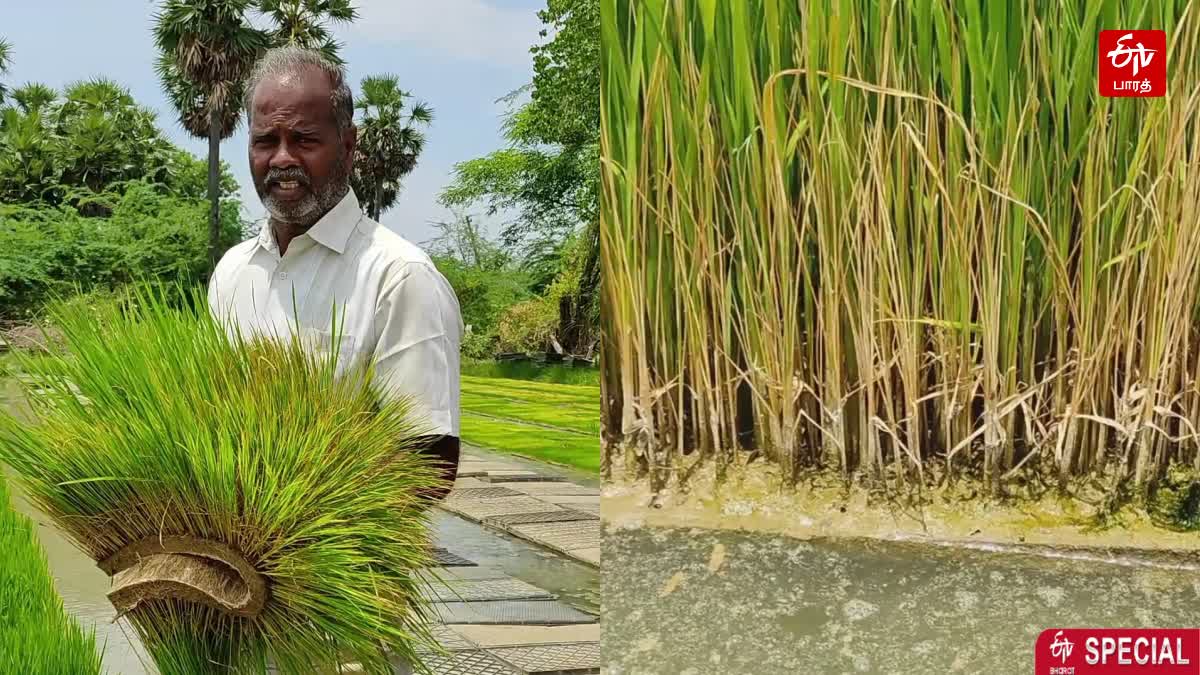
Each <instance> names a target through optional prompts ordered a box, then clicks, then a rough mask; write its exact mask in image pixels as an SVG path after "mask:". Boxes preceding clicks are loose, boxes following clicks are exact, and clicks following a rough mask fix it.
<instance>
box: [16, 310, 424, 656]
mask: <svg viewBox="0 0 1200 675" xmlns="http://www.w3.org/2000/svg"><path fill="white" fill-rule="evenodd" d="M200 293H202V291H197V297H196V298H194V300H195V302H193V303H190V305H191V306H192V307H201V308H204V307H205V306H206V305H205V302H204V300H203V297H202V295H200ZM176 307H177V306H176ZM176 307H173V306H171V305H170V304H169V303H168V302H167V301H166V298H165V297H164V296H163V295H162V294H161V293H159V292H153V291H146V292H137V293H135V294H134V295H133V296H132V297H131V298H130V299H129V301H127V302H123V303H119V304H108V305H101V306H98V307H96V308H94V310H93V311H90V312H79V311H75V312H62V311H53V312H52V319H53V322H54V323H55V325H57V326H58V327H59V329H60V330H61V331H62V334H63V339H64V342H65V350H64V352H63V353H62V354H61V355H51V356H47V357H43V358H41V359H38V360H37V361H32V360H31V361H29V362H27V363H24V364H22V369H23V370H24V371H25V372H26V373H27V374H28V375H30V378H29V380H30V383H29V384H28V390H27V398H28V400H29V403H30V407H31V409H32V414H33V418H34V419H33V421H32V422H30V423H25V422H22V421H20V420H18V419H16V418H14V417H11V416H5V417H3V418H0V459H2V460H3V461H4V462H5V463H6V464H8V465H10V466H11V467H12V468H13V469H15V471H16V472H17V474H18V475H19V480H20V482H21V484H22V487H23V488H24V490H25V491H26V492H27V494H28V495H29V496H30V499H31V501H32V502H34V504H35V505H36V506H37V507H39V508H40V509H41V510H42V511H44V512H45V513H46V514H48V515H49V516H50V517H51V518H53V520H54V522H55V523H56V524H57V525H58V527H59V528H61V529H62V531H63V532H64V533H65V534H66V535H67V536H68V537H69V538H70V539H71V540H72V541H73V542H74V543H75V544H76V545H77V546H78V547H79V548H80V549H82V550H83V551H84V552H85V553H86V554H87V555H89V556H91V558H92V559H94V560H96V561H97V563H98V565H99V566H100V567H101V568H102V569H104V570H105V571H106V572H108V573H109V574H110V575H111V576H112V577H113V585H112V588H111V590H110V591H109V598H110V600H111V601H112V602H113V604H114V606H115V607H116V608H117V609H118V610H119V612H120V615H121V616H123V617H124V618H125V619H127V620H128V621H129V622H130V623H131V624H132V626H133V627H134V629H135V630H136V632H137V634H138V635H139V637H140V638H141V640H142V642H143V644H144V645H145V647H146V649H147V651H148V653H149V654H150V655H151V657H152V658H153V660H154V661H155V663H156V665H157V667H158V669H159V670H160V671H161V672H162V673H164V675H172V674H179V675H183V674H194V673H218V672H229V673H263V672H265V671H266V669H267V667H268V664H273V665H274V666H275V667H277V668H278V669H279V670H280V671H281V672H288V673H312V672H337V670H338V664H340V663H346V662H357V663H359V664H361V666H362V667H363V668H364V669H365V670H366V671H367V672H373V673H385V672H391V671H390V668H389V664H388V659H389V655H393V656H398V657H400V658H403V659H406V660H407V661H409V662H411V663H414V664H418V667H419V664H420V663H421V659H420V651H421V650H423V649H425V648H428V649H435V648H436V643H435V642H434V640H433V638H432V636H431V633H430V629H429V622H430V618H431V615H430V610H429V608H428V605H427V604H426V603H425V601H424V599H423V597H422V594H421V592H420V591H421V588H422V586H423V585H424V584H425V583H427V581H423V580H422V577H421V574H419V572H420V570H422V569H423V568H426V567H428V566H429V565H430V563H431V556H430V552H429V548H430V545H431V533H430V526H429V522H428V516H427V511H428V506H429V503H428V500H427V498H426V496H425V495H426V494H427V492H428V491H429V490H430V489H432V488H434V487H436V486H438V485H439V484H440V480H441V479H440V477H439V471H438V469H437V468H436V467H435V466H433V465H432V462H430V461H428V460H427V459H425V458H423V456H421V455H420V454H419V453H416V452H412V450H413V449H414V448H415V447H417V444H418V442H419V441H418V439H419V438H420V437H421V436H423V435H425V432H426V430H425V429H424V428H423V425H422V423H421V422H420V421H419V420H414V419H413V417H412V415H411V414H410V410H411V405H410V403H409V401H408V399H406V398H403V397H399V396H387V395H385V393H386V392H383V391H382V390H381V389H380V387H379V386H378V385H377V384H376V383H375V382H374V381H373V380H372V377H371V372H370V370H355V371H350V372H347V373H339V372H338V368H337V364H336V362H335V357H330V356H326V355H325V354H326V352H325V351H323V350H320V349H318V350H316V351H314V350H312V349H311V345H307V344H304V343H303V342H302V341H301V340H300V339H298V338H293V339H290V340H265V339H259V338H258V337H253V336H251V337H244V336H242V335H240V334H239V333H237V332H236V331H232V330H226V328H225V327H223V326H222V325H220V324H218V323H217V322H216V321H214V320H213V319H212V318H211V317H210V316H209V315H208V314H207V312H206V311H203V310H201V312H200V313H196V312H195V311H193V310H190V309H186V308H176ZM335 325H336V324H335ZM328 353H331V354H337V353H338V351H337V349H336V348H334V349H330V350H328Z"/></svg>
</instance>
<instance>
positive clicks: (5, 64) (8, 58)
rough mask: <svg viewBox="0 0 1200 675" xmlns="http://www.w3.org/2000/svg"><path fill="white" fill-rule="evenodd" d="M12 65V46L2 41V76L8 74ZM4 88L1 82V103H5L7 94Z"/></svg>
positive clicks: (0, 40)
mask: <svg viewBox="0 0 1200 675" xmlns="http://www.w3.org/2000/svg"><path fill="white" fill-rule="evenodd" d="M11 63H12V45H10V44H9V43H8V42H6V41H4V40H3V39H0V75H4V74H6V73H8V68H9V66H10V64H11ZM7 91H8V90H7V89H5V88H4V83H3V82H0V103H4V94H5V93H7Z"/></svg>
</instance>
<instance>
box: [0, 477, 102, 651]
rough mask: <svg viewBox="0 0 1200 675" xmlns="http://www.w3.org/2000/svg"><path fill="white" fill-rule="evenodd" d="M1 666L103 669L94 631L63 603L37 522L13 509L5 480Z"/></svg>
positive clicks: (0, 524)
mask: <svg viewBox="0 0 1200 675" xmlns="http://www.w3.org/2000/svg"><path fill="white" fill-rule="evenodd" d="M0 551H4V554H3V555H0V617H3V620H2V621H0V672H5V673H27V674H28V675H54V674H57V673H72V674H74V673H78V674H79V675H88V674H94V675H99V673H100V652H99V650H97V648H96V639H95V634H94V632H92V631H84V630H83V628H81V627H80V626H79V624H78V623H77V622H76V621H75V620H74V619H72V618H71V617H70V616H69V615H68V614H67V613H66V611H65V610H64V609H63V602H62V598H60V597H58V593H56V592H55V590H54V580H53V579H51V577H50V571H49V570H48V569H47V566H46V555H45V553H43V552H42V548H41V546H40V545H39V544H38V539H37V534H36V532H35V531H34V528H33V523H31V522H30V521H29V519H28V518H26V517H25V516H23V515H21V514H19V513H17V512H16V511H14V510H13V509H12V507H11V505H10V504H9V494H8V489H7V487H6V486H5V484H4V481H3V480H0Z"/></svg>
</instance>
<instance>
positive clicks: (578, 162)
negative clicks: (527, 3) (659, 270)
mask: <svg viewBox="0 0 1200 675" xmlns="http://www.w3.org/2000/svg"><path fill="white" fill-rule="evenodd" d="M539 17H540V18H541V19H542V22H543V23H544V24H545V26H546V27H545V29H544V30H543V31H542V35H543V37H545V36H547V35H549V34H550V32H551V31H552V32H553V33H554V38H553V39H551V40H549V41H548V42H546V43H545V44H542V45H538V46H535V47H533V48H532V50H531V51H532V53H533V62H534V64H533V65H534V78H533V82H532V84H531V86H530V87H529V88H528V91H529V92H530V97H531V98H530V101H529V102H528V103H526V104H525V105H524V106H522V107H520V108H519V109H517V110H516V111H514V112H513V113H511V114H510V115H509V117H508V119H507V120H506V123H505V128H504V133H505V137H506V138H507V140H508V141H509V144H510V146H509V147H508V148H504V149H501V150H498V151H496V152H493V153H492V154H490V155H488V156H486V157H482V158H478V159H473V160H469V161H467V162H462V163H460V164H458V165H457V166H456V167H455V181H454V183H453V184H451V185H450V187H449V188H447V189H446V190H445V191H444V192H443V193H442V195H441V202H442V203H443V204H444V205H446V206H450V207H464V206H469V205H472V204H475V203H484V204H486V205H487V208H488V212H489V213H491V214H495V213H499V212H501V211H510V210H511V211H515V212H516V213H517V218H516V219H515V220H514V221H512V222H511V223H509V224H508V225H507V226H506V227H505V230H504V232H503V238H504V240H505V243H506V244H508V245H510V246H512V245H517V244H523V245H524V249H525V252H526V255H527V260H528V261H529V262H530V263H531V264H534V265H537V266H538V268H540V269H542V270H544V269H545V267H546V263H547V260H548V255H549V256H557V257H558V261H557V262H558V267H559V269H558V275H559V276H560V277H562V278H563V279H564V280H566V279H569V280H572V283H573V284H575V288H573V290H571V292H569V293H565V294H562V296H561V297H562V298H563V300H562V306H561V308H560V326H559V339H560V341H561V342H562V343H563V345H564V346H565V347H566V348H567V349H571V350H575V351H580V350H581V349H582V348H583V347H585V345H586V343H588V342H589V341H590V340H592V339H593V336H594V333H595V330H596V327H597V324H598V320H599V297H598V290H599V286H600V265H599V259H600V236H599V235H600V229H599V224H600V218H599V212H600V209H599V205H600V201H599V185H600V172H599V148H600V144H599V138H600V100H599V97H600V79H599V78H600V74H599V68H598V64H599V62H600V61H599V59H600V52H599V39H598V38H599V34H600V7H599V2H598V0H548V1H547V7H546V9H545V10H543V11H541V12H539ZM520 93H523V92H522V91H518V92H514V95H513V97H511V98H510V100H512V99H513V98H515V96H516V95H518V94H520ZM568 237H569V238H570V243H567V239H568ZM559 286H560V288H561V284H559Z"/></svg>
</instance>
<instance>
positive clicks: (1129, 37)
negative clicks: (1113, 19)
mask: <svg viewBox="0 0 1200 675" xmlns="http://www.w3.org/2000/svg"><path fill="white" fill-rule="evenodd" d="M1096 61H1097V63H1098V64H1099V66H1100V95H1101V96H1138V97H1146V96H1163V95H1165V94H1166V93H1167V34H1166V32H1165V31H1161V30H1102V31H1100V47H1099V49H1098V51H1097V54H1096Z"/></svg>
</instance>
